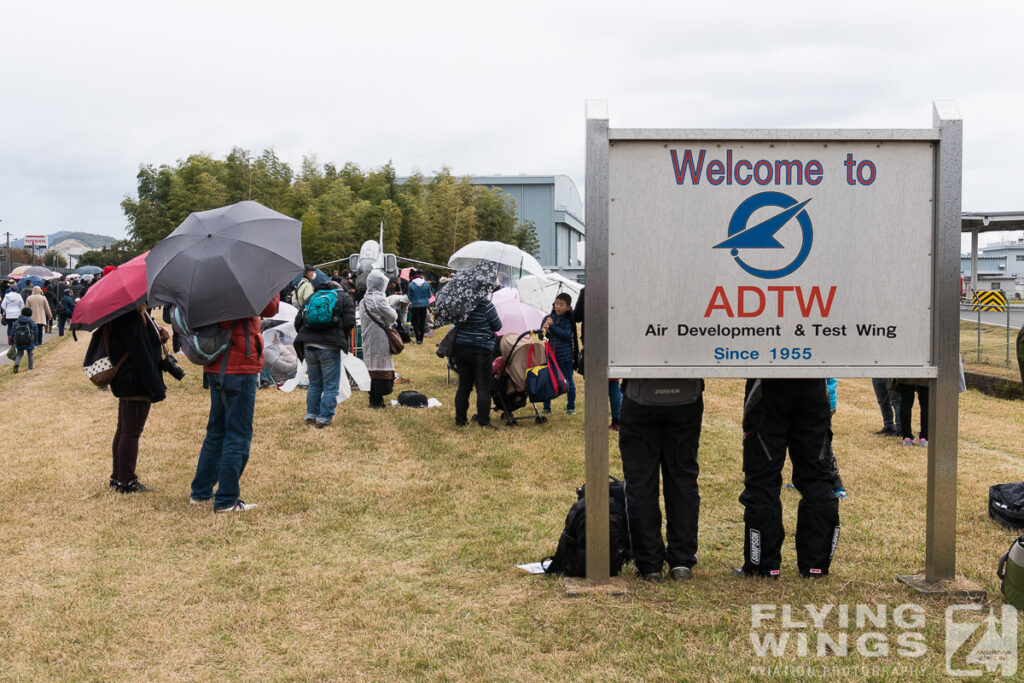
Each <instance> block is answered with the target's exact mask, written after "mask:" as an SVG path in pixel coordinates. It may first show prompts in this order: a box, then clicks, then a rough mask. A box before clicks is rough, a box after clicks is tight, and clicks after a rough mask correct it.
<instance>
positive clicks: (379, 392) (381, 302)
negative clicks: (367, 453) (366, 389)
mask: <svg viewBox="0 0 1024 683" xmlns="http://www.w3.org/2000/svg"><path fill="white" fill-rule="evenodd" d="M387 285H388V278H387V276H386V275H385V274H384V273H382V272H381V271H379V270H374V271H373V272H371V273H370V274H369V275H368V276H367V277H366V294H365V295H364V296H363V300H362V301H361V302H360V303H359V320H360V325H361V326H362V330H363V362H365V363H366V369H367V370H368V371H369V372H370V407H371V408H383V407H384V397H385V396H387V395H388V394H390V393H391V392H392V390H393V389H394V386H395V363H394V361H393V360H392V359H391V351H390V346H389V345H388V336H387V333H386V332H385V331H384V328H386V327H391V326H392V325H394V324H395V321H396V320H398V314H396V313H395V309H394V308H392V307H391V305H390V304H388V300H387V298H386V297H385V296H384V289H385V288H386V287H387Z"/></svg>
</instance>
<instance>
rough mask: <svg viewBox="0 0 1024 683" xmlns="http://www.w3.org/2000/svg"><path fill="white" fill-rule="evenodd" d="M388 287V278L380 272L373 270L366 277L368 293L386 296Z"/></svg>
mask: <svg viewBox="0 0 1024 683" xmlns="http://www.w3.org/2000/svg"><path fill="white" fill-rule="evenodd" d="M387 286H388V276H387V275H385V274H384V273H382V272H381V271H379V270H372V271H370V274H369V275H367V276H366V293H367V294H370V293H376V294H384V290H385V289H387Z"/></svg>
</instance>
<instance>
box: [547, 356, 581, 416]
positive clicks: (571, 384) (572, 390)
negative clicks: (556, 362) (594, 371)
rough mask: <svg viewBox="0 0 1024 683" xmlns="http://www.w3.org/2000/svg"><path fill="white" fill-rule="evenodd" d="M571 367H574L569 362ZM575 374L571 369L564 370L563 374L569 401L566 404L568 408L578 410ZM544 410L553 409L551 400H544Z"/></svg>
mask: <svg viewBox="0 0 1024 683" xmlns="http://www.w3.org/2000/svg"><path fill="white" fill-rule="evenodd" d="M569 367H570V368H572V364H569ZM559 369H560V370H561V368H559ZM573 374H574V373H573V371H572V370H571V369H570V370H569V371H568V372H566V371H565V370H562V376H563V377H565V395H566V396H567V397H568V401H569V402H568V403H566V404H565V409H566V410H576V382H575V381H574V380H573V378H572V376H573ZM544 410H551V401H544Z"/></svg>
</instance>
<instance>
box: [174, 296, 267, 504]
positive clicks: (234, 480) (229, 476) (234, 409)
mask: <svg viewBox="0 0 1024 683" xmlns="http://www.w3.org/2000/svg"><path fill="white" fill-rule="evenodd" d="M280 300H281V298H280V297H279V296H275V297H274V298H273V299H272V300H271V301H270V303H269V304H267V307H266V308H264V309H263V311H262V312H261V313H260V316H261V317H264V318H267V317H270V316H273V315H275V314H277V308H278V304H279V303H280ZM220 326H221V327H224V328H228V327H230V328H232V329H231V346H230V347H229V348H228V350H227V351H226V353H227V354H228V356H227V364H226V365H225V364H224V361H223V357H222V358H218V359H217V360H216V361H214V362H213V363H210V364H209V365H207V366H206V367H205V368H204V369H203V372H204V376H203V384H204V385H207V386H209V388H210V420H209V422H208V423H207V425H206V439H205V440H204V441H203V447H202V449H201V450H200V451H199V463H198V464H197V465H196V476H195V478H194V479H193V480H192V494H191V495H190V496H189V502H190V503H192V504H200V503H203V502H206V501H208V500H210V499H211V498H213V511H214V512H244V511H246V510H251V509H252V508H254V507H256V503H246V502H245V501H243V500H242V499H241V498H240V497H239V495H240V491H239V486H238V480H239V479H240V478H241V476H242V472H244V471H245V466H246V464H247V463H248V462H249V446H250V444H251V443H252V418H253V412H254V410H255V407H256V389H257V388H258V387H259V375H260V372H261V371H262V370H263V337H262V335H261V334H260V321H259V318H242V319H239V320H229V321H226V322H222V323H220ZM222 366H223V367H224V371H223V373H222V372H221V367H222ZM215 484H216V485H217V493H216V495H214V491H213V487H214V485H215Z"/></svg>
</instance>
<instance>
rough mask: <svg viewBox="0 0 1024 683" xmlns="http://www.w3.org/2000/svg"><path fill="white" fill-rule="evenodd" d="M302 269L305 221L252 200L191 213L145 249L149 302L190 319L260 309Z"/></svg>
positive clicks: (203, 321)
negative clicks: (174, 308)
mask: <svg viewBox="0 0 1024 683" xmlns="http://www.w3.org/2000/svg"><path fill="white" fill-rule="evenodd" d="M301 272H302V223H301V222H300V221H297V220H295V219H294V218H289V217H288V216H285V215H284V214H280V213H278V212H276V211H273V210H271V209H268V208H267V207H265V206H263V205H261V204H258V203H256V202H250V201H245V202H239V203H238V204H232V205H231V206H224V207H221V208H219V209H212V210H210V211H197V212H195V213H192V214H190V215H189V217H188V218H186V219H185V220H184V222H182V224H181V225H179V226H178V227H177V229H175V231H174V232H172V233H171V234H170V235H168V236H167V237H166V238H164V239H163V240H162V241H160V242H159V243H158V244H157V245H156V246H155V247H153V249H152V251H150V252H149V256H147V257H146V279H147V283H146V284H147V290H148V297H149V304H150V305H151V306H159V305H161V304H173V305H175V306H178V307H179V308H180V309H181V310H182V311H183V312H184V313H185V319H186V320H187V321H188V324H189V326H191V327H193V328H196V327H199V326H200V325H209V324H211V323H217V322H222V321H225V320H235V319H236V318H249V317H252V316H256V315H259V313H260V311H262V310H263V309H264V308H265V307H266V305H267V303H268V302H269V301H270V300H271V299H273V298H274V295H275V294H277V293H278V292H279V291H280V290H281V289H282V288H283V287H284V286H285V285H286V284H288V282H289V281H290V280H291V279H292V278H293V277H295V275H296V274H297V273H301Z"/></svg>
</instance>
